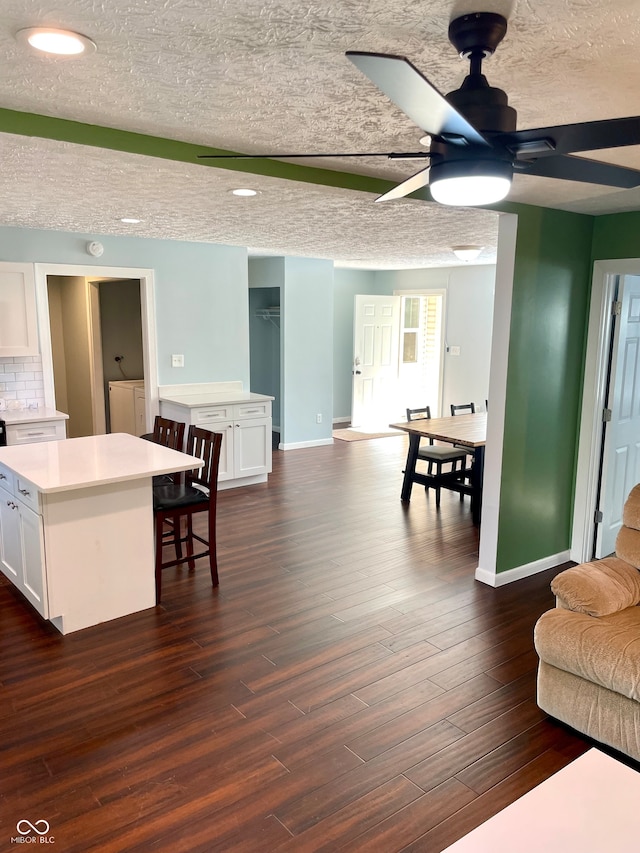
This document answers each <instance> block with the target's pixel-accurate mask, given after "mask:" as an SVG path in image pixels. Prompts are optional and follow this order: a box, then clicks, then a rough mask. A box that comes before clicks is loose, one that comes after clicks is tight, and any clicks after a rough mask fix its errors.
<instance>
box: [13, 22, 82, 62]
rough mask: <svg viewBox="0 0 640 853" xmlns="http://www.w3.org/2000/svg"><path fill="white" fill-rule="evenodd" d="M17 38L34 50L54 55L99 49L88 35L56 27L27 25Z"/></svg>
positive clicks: (70, 55)
mask: <svg viewBox="0 0 640 853" xmlns="http://www.w3.org/2000/svg"><path fill="white" fill-rule="evenodd" d="M16 39H17V40H18V41H19V42H22V43H23V44H27V45H29V47H32V48H33V49H34V50H38V51H40V52H41V53H48V54H49V55H52V56H67V57H73V56H80V55H81V54H83V53H92V52H93V51H95V50H96V49H97V48H96V44H95V42H94V41H92V40H91V39H90V38H88V37H87V36H83V35H82V34H81V33H74V32H72V31H71V30H60V29H55V28H54V27H25V28H24V29H22V30H18V32H17V33H16Z"/></svg>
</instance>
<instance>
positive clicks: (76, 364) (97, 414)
mask: <svg viewBox="0 0 640 853" xmlns="http://www.w3.org/2000/svg"><path fill="white" fill-rule="evenodd" d="M35 275H36V299H37V304H38V327H39V329H38V331H39V335H40V341H41V348H42V369H43V380H44V397H45V405H46V406H49V407H51V408H58V409H59V410H61V411H65V410H66V409H65V406H66V408H68V409H70V410H71V409H73V411H69V412H68V414H69V415H70V418H69V421H70V424H69V437H77V436H80V435H98V434H101V433H104V432H106V431H107V430H108V429H109V419H108V411H107V409H108V406H107V400H108V391H109V382H110V381H112V382H113V381H115V382H117V381H120V380H122V381H123V383H124V382H126V381H130V380H138V385H140V384H141V380H140V378H141V379H142V380H144V396H143V398H142V399H143V415H142V418H143V424H144V430H143V431H145V432H146V431H150V430H151V424H152V423H153V419H154V417H155V415H156V414H158V410H159V407H158V379H157V375H158V373H157V349H156V333H155V292H154V275H153V270H148V269H136V268H117V267H83V266H77V265H66V264H36V265H35ZM63 280H66V282H67V283H68V286H69V288H70V290H71V291H75V299H72V300H71V302H70V304H69V305H68V306H67V308H66V309H65V308H64V307H63V305H62V294H61V289H63V288H64V286H65V285H64V284H63V283H62V281H63ZM63 313H66V314H67V315H68V316H67V319H68V320H69V323H70V325H69V328H68V329H65V328H64V325H66V324H63V325H62V327H60V325H59V323H60V317H59V316H58V314H63ZM71 315H75V316H71ZM125 315H126V316H125ZM119 327H120V328H119ZM76 337H77V340H76ZM116 357H118V358H117V360H116ZM61 365H62V366H61ZM133 374H136V375H135V376H134V375H133ZM73 421H75V422H73Z"/></svg>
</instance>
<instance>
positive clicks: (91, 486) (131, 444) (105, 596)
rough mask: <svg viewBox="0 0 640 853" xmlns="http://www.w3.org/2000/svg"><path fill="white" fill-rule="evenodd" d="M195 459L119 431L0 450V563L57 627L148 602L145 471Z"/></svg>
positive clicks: (149, 522) (84, 623)
mask: <svg viewBox="0 0 640 853" xmlns="http://www.w3.org/2000/svg"><path fill="white" fill-rule="evenodd" d="M201 466H202V461H201V460H200V459H197V458H195V457H193V456H188V455H187V454H185V453H179V452H178V451H175V450H169V449H168V448H166V447H162V446H160V445H157V444H154V443H153V442H150V441H145V440H143V439H140V438H136V437H135V436H132V435H125V434H122V433H116V434H111V435H99V436H90V437H86V438H70V439H67V440H65V441H49V442H43V443H40V444H29V445H23V446H15V447H3V448H0V569H1V570H2V571H3V572H4V574H5V575H6V576H7V577H8V578H9V580H11V582H12V583H13V584H14V585H15V586H16V587H17V588H18V589H19V590H20V591H21V592H22V594H23V595H24V596H25V598H26V599H27V600H28V601H29V602H30V603H31V604H32V605H33V606H34V607H35V608H36V610H37V611H38V612H39V613H40V614H41V616H43V617H44V618H45V619H49V620H50V621H51V622H52V623H53V624H54V625H55V627H56V628H57V629H58V630H59V631H60V632H61V633H62V634H68V633H70V632H72V631H78V630H80V629H81V628H87V627H89V626H90V625H97V624H98V623H100V622H105V621H107V620H109V619H115V618H117V617H120V616H125V615H127V614H129V613H135V612H137V611H139V610H144V609H146V608H149V607H154V606H155V603H156V600H155V575H154V529H153V495H152V481H151V478H152V476H153V475H155V474H169V473H173V472H176V471H186V470H189V469H192V468H198V467H201Z"/></svg>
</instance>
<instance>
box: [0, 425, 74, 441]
mask: <svg viewBox="0 0 640 853" xmlns="http://www.w3.org/2000/svg"><path fill="white" fill-rule="evenodd" d="M66 437H67V434H66V425H65V422H64V421H63V420H60V421H35V422H34V423H31V424H7V444H10V445H15V444H32V443H33V442H36V441H58V440H59V439H63V438H66Z"/></svg>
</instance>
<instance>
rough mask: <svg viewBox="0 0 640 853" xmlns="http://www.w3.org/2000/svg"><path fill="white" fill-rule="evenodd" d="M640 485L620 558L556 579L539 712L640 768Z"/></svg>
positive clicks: (538, 643)
mask: <svg viewBox="0 0 640 853" xmlns="http://www.w3.org/2000/svg"><path fill="white" fill-rule="evenodd" d="M639 568H640V484H638V485H637V486H636V487H635V488H634V489H633V491H632V492H631V494H630V495H629V498H628V499H627V502H626V504H625V507H624V515H623V527H622V528H621V530H620V532H619V534H618V537H617V540H616V554H615V556H613V557H606V558H605V559H603V560H597V561H595V562H593V563H583V564H582V565H579V566H574V567H573V568H571V569H567V570H566V571H564V572H561V573H560V574H559V575H557V576H556V577H555V578H554V580H553V582H552V584H551V589H552V590H553V592H554V594H555V596H556V604H557V606H556V608H555V609H554V610H549V611H547V612H546V613H544V614H543V615H542V616H541V617H540V619H539V620H538V622H537V624H536V627H535V633H534V641H535V647H536V651H537V653H538V656H539V658H540V663H539V667H538V705H539V706H540V707H541V708H542V709H543V710H544V711H546V712H547V713H548V714H550V715H551V716H552V717H555V718H556V719H558V720H561V721H562V722H564V723H567V724H568V725H569V726H571V727H572V728H574V729H577V730H578V731H579V732H582V733H583V734H586V735H588V736H589V737H591V738H593V739H594V740H597V741H599V742H600V743H605V744H608V745H609V746H612V747H614V748H615V749H618V750H620V751H621V752H624V753H625V754H626V755H629V756H631V757H632V758H634V759H636V760H638V761H640V607H639V606H638V604H639V603H640V571H638V570H639Z"/></svg>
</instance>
